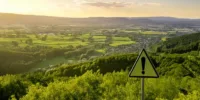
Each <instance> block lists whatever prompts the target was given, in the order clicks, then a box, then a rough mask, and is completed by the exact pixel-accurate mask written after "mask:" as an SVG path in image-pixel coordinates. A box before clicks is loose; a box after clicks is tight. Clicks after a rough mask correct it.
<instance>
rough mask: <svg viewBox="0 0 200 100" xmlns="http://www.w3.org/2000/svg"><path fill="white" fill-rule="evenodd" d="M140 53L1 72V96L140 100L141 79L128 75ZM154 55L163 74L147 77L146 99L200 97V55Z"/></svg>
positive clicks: (40, 99) (39, 99) (38, 99)
mask: <svg viewBox="0 0 200 100" xmlns="http://www.w3.org/2000/svg"><path fill="white" fill-rule="evenodd" d="M136 57H137V55H136V54H123V55H112V56H108V57H102V58H98V59H94V60H92V61H88V62H84V63H79V64H74V65H65V64H64V65H61V66H60V67H59V66H58V67H57V68H54V69H49V70H47V71H37V72H32V73H26V74H20V75H5V76H1V77H0V87H1V88H0V99H2V100H7V99H21V100H30V99H32V100H44V99H45V100H46V99H47V100H49V99H50V100H51V99H52V100H54V99H59V100H77V99H83V100H94V99H95V100H97V99H119V100H121V99H123V100H124V99H125V100H130V99H136V100H137V99H139V98H140V93H139V91H140V88H139V87H140V80H139V79H135V78H134V79H130V78H128V72H129V71H130V68H131V67H132V65H133V64H134V62H135V60H136ZM150 58H151V59H152V61H153V63H154V64H155V66H156V69H157V71H158V73H159V75H160V78H159V79H145V80H146V81H145V82H146V83H145V84H146V86H145V99H147V100H155V99H169V100H172V99H184V98H190V99H193V100H198V99H199V97H200V90H199V88H198V86H199V85H200V84H199V83H200V82H199V79H200V77H199V74H200V69H199V63H200V57H198V56H188V55H186V54H170V55H169V54H167V55H166V54H157V53H156V54H150ZM130 94H131V95H130Z"/></svg>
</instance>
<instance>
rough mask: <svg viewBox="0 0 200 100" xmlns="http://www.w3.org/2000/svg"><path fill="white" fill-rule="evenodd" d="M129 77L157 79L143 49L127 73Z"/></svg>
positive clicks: (155, 72)
mask: <svg viewBox="0 0 200 100" xmlns="http://www.w3.org/2000/svg"><path fill="white" fill-rule="evenodd" d="M129 77H141V78H158V77H159V75H158V73H157V71H156V69H155V67H154V65H153V63H152V62H151V60H150V59H149V56H148V55H147V52H146V51H145V49H143V50H142V52H141V53H140V54H139V56H138V58H137V60H136V61H135V63H134V65H133V67H132V69H131V71H130V72H129Z"/></svg>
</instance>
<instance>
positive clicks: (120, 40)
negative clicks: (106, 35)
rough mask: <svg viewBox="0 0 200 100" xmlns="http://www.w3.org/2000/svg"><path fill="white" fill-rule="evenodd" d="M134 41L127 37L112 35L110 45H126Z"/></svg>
mask: <svg viewBox="0 0 200 100" xmlns="http://www.w3.org/2000/svg"><path fill="white" fill-rule="evenodd" d="M134 43H135V41H132V40H131V39H130V38H129V37H112V43H111V44H110V46H114V47H116V46H119V45H127V44H134Z"/></svg>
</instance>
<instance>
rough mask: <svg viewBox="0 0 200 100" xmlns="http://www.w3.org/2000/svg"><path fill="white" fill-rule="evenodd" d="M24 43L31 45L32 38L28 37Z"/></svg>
mask: <svg viewBox="0 0 200 100" xmlns="http://www.w3.org/2000/svg"><path fill="white" fill-rule="evenodd" d="M25 43H26V44H29V45H32V44H33V40H32V39H31V38H29V39H27V40H26V42H25Z"/></svg>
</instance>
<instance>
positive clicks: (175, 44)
mask: <svg viewBox="0 0 200 100" xmlns="http://www.w3.org/2000/svg"><path fill="white" fill-rule="evenodd" d="M199 39H200V33H194V34H189V35H183V36H179V37H175V38H169V39H167V41H165V42H163V43H160V45H159V46H158V47H157V49H156V51H157V52H166V53H185V52H190V51H197V50H200V40H199Z"/></svg>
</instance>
